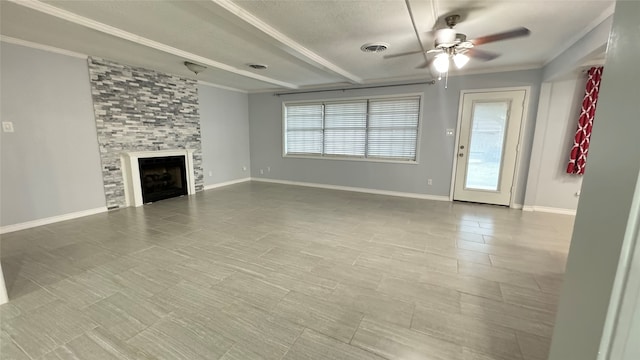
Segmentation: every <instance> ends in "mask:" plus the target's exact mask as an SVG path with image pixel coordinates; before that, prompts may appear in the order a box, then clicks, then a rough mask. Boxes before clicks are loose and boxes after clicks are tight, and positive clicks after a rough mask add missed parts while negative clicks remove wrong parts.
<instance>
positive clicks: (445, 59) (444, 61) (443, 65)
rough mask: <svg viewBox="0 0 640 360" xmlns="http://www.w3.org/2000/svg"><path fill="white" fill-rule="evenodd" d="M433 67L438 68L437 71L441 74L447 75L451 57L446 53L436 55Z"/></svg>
mask: <svg viewBox="0 0 640 360" xmlns="http://www.w3.org/2000/svg"><path fill="white" fill-rule="evenodd" d="M433 66H434V67H435V68H436V71H437V72H439V73H441V74H442V73H446V72H448V71H449V55H448V54H445V53H440V54H438V55H436V58H435V59H434V60H433Z"/></svg>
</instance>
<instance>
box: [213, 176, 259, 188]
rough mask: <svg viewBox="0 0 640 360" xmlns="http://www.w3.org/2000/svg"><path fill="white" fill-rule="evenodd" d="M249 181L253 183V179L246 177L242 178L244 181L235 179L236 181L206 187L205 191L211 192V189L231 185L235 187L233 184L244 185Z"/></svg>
mask: <svg viewBox="0 0 640 360" xmlns="http://www.w3.org/2000/svg"><path fill="white" fill-rule="evenodd" d="M247 181H251V178H250V177H246V178H242V179H235V180H229V181H225V182H221V183H216V184H211V185H205V186H204V189H205V190H211V189H216V188H219V187H223V186H229V185H233V184H239V183H243V182H247Z"/></svg>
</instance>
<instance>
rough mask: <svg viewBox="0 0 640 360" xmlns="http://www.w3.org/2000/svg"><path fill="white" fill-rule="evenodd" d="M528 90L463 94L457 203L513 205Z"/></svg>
mask: <svg viewBox="0 0 640 360" xmlns="http://www.w3.org/2000/svg"><path fill="white" fill-rule="evenodd" d="M525 98H526V90H524V89H519V90H509V91H486V92H469V93H463V94H462V99H461V107H460V112H461V113H460V125H459V126H460V130H459V131H458V145H457V149H456V150H457V151H456V156H457V161H456V165H455V169H454V178H455V180H454V186H453V200H459V201H471V202H478V203H485V204H495V205H507V206H509V205H510V204H511V197H512V195H513V185H514V178H515V176H514V175H515V173H516V161H517V158H518V145H519V142H520V130H521V124H522V118H523V114H524V103H525Z"/></svg>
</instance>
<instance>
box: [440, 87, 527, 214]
mask: <svg viewBox="0 0 640 360" xmlns="http://www.w3.org/2000/svg"><path fill="white" fill-rule="evenodd" d="M518 90H524V103H523V104H522V120H521V121H520V130H519V131H518V146H517V147H516V165H515V168H514V170H513V185H512V186H511V188H512V192H511V199H510V200H509V207H510V208H514V209H522V204H516V203H515V196H514V195H515V194H516V192H517V190H518V181H519V180H520V165H521V162H522V156H521V155H522V140H523V138H524V129H525V128H526V124H527V122H528V121H527V120H528V119H529V97H530V95H531V86H512V87H502V88H488V89H472V90H469V89H468V90H460V100H459V101H458V119H457V123H456V139H455V144H454V147H453V167H452V168H451V184H449V201H451V202H453V192H454V189H455V182H456V168H457V166H458V146H460V129H461V128H462V106H463V103H464V95H466V94H475V93H487V92H499V91H518Z"/></svg>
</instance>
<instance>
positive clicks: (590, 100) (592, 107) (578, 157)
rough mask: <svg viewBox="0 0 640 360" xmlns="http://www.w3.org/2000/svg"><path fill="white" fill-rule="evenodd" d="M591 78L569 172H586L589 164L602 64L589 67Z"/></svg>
mask: <svg viewBox="0 0 640 360" xmlns="http://www.w3.org/2000/svg"><path fill="white" fill-rule="evenodd" d="M588 74H589V79H588V80H587V88H586V90H585V94H584V100H582V111H580V118H579V119H578V130H576V136H575V138H574V140H573V148H572V149H571V155H570V156H569V165H568V166H567V173H569V174H578V175H582V174H584V168H585V166H586V165H587V153H588V152H589V139H591V129H592V127H593V115H594V114H595V112H596V103H597V102H598V92H599V91H600V79H601V78H602V66H600V67H592V68H591V69H589V72H588Z"/></svg>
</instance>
